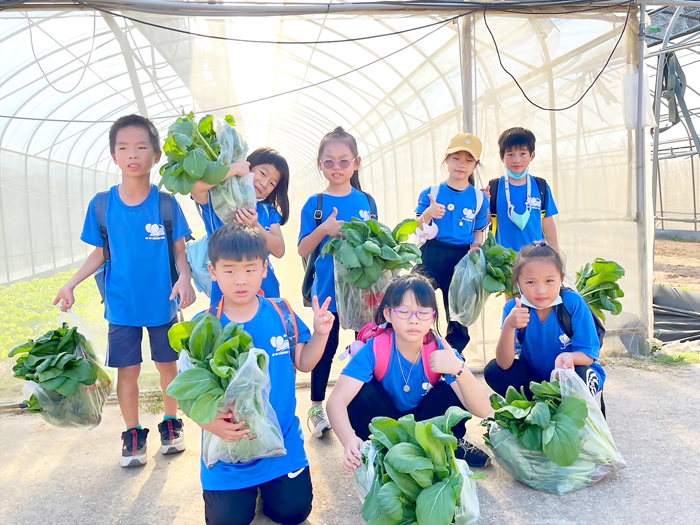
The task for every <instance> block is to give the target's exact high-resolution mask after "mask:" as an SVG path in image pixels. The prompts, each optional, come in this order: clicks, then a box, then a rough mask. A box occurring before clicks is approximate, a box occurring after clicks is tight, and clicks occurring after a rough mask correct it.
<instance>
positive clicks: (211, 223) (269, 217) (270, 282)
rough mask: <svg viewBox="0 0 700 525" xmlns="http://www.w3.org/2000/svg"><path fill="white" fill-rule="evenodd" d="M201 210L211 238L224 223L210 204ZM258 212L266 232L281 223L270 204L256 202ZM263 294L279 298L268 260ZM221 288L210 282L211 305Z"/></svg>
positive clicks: (277, 287)
mask: <svg viewBox="0 0 700 525" xmlns="http://www.w3.org/2000/svg"><path fill="white" fill-rule="evenodd" d="M199 207H200V209H201V210H202V219H203V220H204V227H205V228H206V230H207V235H208V236H209V237H211V236H212V235H213V234H214V232H215V231H216V230H218V229H219V228H221V227H222V226H223V225H224V223H223V221H222V220H221V219H219V216H218V215H217V214H216V212H214V208H213V207H212V205H211V204H204V205H201V204H200V205H199ZM256 211H257V212H258V222H259V223H260V226H262V227H263V228H265V230H266V231H268V232H269V231H270V227H271V226H272V225H273V224H279V223H280V222H282V216H281V215H280V214H279V212H278V211H277V209H276V208H275V207H274V206H271V205H270V204H267V203H265V202H258V205H257V207H256ZM260 288H261V289H262V291H263V293H264V294H265V297H279V296H280V283H279V281H278V280H277V276H276V275H275V269H274V268H273V267H272V263H271V262H270V258H269V257H268V259H267V277H265V278H264V279H263V282H262V286H261V287H260ZM221 295H222V294H221V288H219V283H217V282H216V281H213V282H212V287H211V303H210V304H212V305H215V304H219V301H220V300H221Z"/></svg>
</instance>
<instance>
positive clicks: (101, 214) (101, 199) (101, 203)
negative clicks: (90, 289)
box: [95, 190, 110, 261]
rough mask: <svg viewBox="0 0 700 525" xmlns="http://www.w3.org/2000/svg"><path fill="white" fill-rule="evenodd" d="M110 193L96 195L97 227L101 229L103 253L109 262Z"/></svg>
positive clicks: (103, 192) (104, 192)
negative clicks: (108, 221) (108, 217)
mask: <svg viewBox="0 0 700 525" xmlns="http://www.w3.org/2000/svg"><path fill="white" fill-rule="evenodd" d="M109 192H110V190H107V191H101V192H99V193H98V194H97V195H95V215H97V225H98V226H99V227H100V236H101V237H102V253H103V255H104V258H105V261H109V235H107V203H108V202H109Z"/></svg>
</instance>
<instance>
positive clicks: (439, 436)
mask: <svg viewBox="0 0 700 525" xmlns="http://www.w3.org/2000/svg"><path fill="white" fill-rule="evenodd" d="M468 417H471V414H469V413H468V412H466V411H465V410H462V409H460V408H458V407H451V408H450V409H448V411H447V412H446V413H445V415H444V416H440V417H436V418H432V419H429V420H426V421H420V422H416V421H415V419H414V417H413V415H408V416H404V417H402V418H400V419H399V420H398V421H396V420H394V419H391V418H388V417H377V418H374V419H373V420H372V423H371V424H370V430H371V431H372V435H371V436H370V439H369V440H368V441H366V442H365V444H364V445H363V447H362V464H361V466H360V467H359V468H358V469H357V470H356V471H355V487H356V488H357V493H358V496H359V497H360V501H362V503H363V507H362V517H363V519H364V520H365V521H366V522H367V523H385V524H396V525H399V524H402V523H417V524H418V525H451V524H453V523H456V524H459V525H471V524H473V523H476V522H477V521H478V519H479V515H480V510H479V500H478V497H477V494H476V484H475V483H474V478H475V476H473V475H472V472H471V471H470V470H469V467H468V466H467V464H466V463H465V462H464V461H461V460H457V459H455V456H454V451H455V449H456V447H457V439H456V438H455V437H454V436H453V435H452V432H451V428H452V426H454V425H455V424H456V423H459V422H460V421H461V420H463V419H464V418H468Z"/></svg>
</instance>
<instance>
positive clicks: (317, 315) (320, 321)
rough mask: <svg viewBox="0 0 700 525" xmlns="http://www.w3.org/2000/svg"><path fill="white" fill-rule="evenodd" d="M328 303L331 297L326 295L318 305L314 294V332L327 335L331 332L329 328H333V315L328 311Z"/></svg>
mask: <svg viewBox="0 0 700 525" xmlns="http://www.w3.org/2000/svg"><path fill="white" fill-rule="evenodd" d="M330 304H331V298H330V297H326V300H325V301H323V306H319V305H318V297H316V296H315V295H314V298H313V309H314V334H318V335H328V334H330V333H331V329H332V328H333V321H335V316H334V315H333V314H332V313H331V312H329V311H328V306H330Z"/></svg>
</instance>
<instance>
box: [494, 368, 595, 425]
mask: <svg viewBox="0 0 700 525" xmlns="http://www.w3.org/2000/svg"><path fill="white" fill-rule="evenodd" d="M576 374H577V375H578V376H579V377H580V378H581V379H583V382H584V383H586V386H587V387H588V390H590V392H591V395H592V396H593V398H594V399H598V386H599V384H600V383H599V379H598V374H596V372H595V370H593V369H592V368H591V367H589V366H577V367H576ZM484 379H485V380H486V383H487V384H488V385H489V386H490V387H491V389H492V390H493V391H494V392H496V393H497V394H499V395H501V396H505V395H506V391H507V390H508V387H509V386H512V387H513V388H515V389H516V390H517V391H520V387H521V386H522V387H525V395H526V396H527V398H528V399H532V392H530V382H531V381H535V382H536V383H540V382H541V381H542V379H540V377H539V375H538V374H537V372H535V370H534V369H533V368H532V367H531V366H530V365H529V364H527V363H526V362H525V361H523V360H522V359H516V360H515V361H513V364H512V365H511V367H510V368H509V369H508V370H503V369H502V368H501V367H500V366H498V363H497V362H496V360H495V359H493V360H492V361H490V362H489V364H488V365H486V368H485V369H484ZM600 410H601V412H603V415H605V401H604V400H603V392H602V391H601V392H600Z"/></svg>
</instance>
